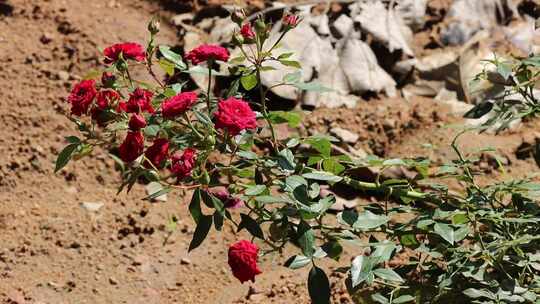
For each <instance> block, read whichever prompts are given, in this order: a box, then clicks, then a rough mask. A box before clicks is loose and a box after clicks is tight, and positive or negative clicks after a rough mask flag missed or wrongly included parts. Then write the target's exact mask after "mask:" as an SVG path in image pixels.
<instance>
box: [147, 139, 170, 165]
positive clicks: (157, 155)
mask: <svg viewBox="0 0 540 304" xmlns="http://www.w3.org/2000/svg"><path fill="white" fill-rule="evenodd" d="M144 156H145V157H146V158H147V159H148V160H149V161H150V162H151V163H152V165H154V167H156V168H161V167H163V163H164V161H165V160H166V159H167V158H169V141H168V140H167V139H165V138H158V139H156V140H154V143H153V144H152V145H151V146H150V147H148V149H146V153H144ZM145 167H147V168H151V167H152V166H151V165H150V164H149V163H148V162H146V163H145Z"/></svg>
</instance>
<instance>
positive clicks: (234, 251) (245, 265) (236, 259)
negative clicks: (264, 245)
mask: <svg viewBox="0 0 540 304" xmlns="http://www.w3.org/2000/svg"><path fill="white" fill-rule="evenodd" d="M258 252H259V248H258V247H257V245H255V244H253V243H252V242H250V241H245V240H242V241H239V242H237V243H235V244H233V245H232V246H231V247H229V266H230V267H231V270H232V272H233V275H234V276H235V277H236V278H237V279H238V280H240V282H241V283H244V282H245V281H249V280H251V281H252V282H255V276H256V275H258V274H261V273H262V271H261V270H260V269H259V267H258V266H257V255H258Z"/></svg>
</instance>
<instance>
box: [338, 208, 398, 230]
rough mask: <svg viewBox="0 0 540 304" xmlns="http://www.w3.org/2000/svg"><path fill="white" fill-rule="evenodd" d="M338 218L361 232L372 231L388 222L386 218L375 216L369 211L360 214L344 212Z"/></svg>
mask: <svg viewBox="0 0 540 304" xmlns="http://www.w3.org/2000/svg"><path fill="white" fill-rule="evenodd" d="M338 218H340V219H341V221H343V222H345V223H346V224H348V225H350V226H352V227H353V228H355V229H360V230H371V229H374V228H378V227H380V226H382V225H384V224H386V223H387V222H388V218H387V217H386V216H384V215H377V214H374V213H372V212H371V211H369V210H366V211H365V212H362V213H360V214H359V213H356V211H348V210H347V211H343V212H342V213H341V214H340V215H339V216H338Z"/></svg>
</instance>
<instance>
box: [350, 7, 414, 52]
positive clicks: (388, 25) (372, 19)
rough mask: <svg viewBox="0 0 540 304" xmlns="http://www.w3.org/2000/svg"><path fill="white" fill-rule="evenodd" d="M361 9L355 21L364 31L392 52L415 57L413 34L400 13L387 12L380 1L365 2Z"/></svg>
mask: <svg viewBox="0 0 540 304" xmlns="http://www.w3.org/2000/svg"><path fill="white" fill-rule="evenodd" d="M359 7H360V10H361V11H360V14H358V15H357V16H356V17H354V21H356V22H360V25H361V27H362V30H364V31H365V32H367V33H369V34H371V35H373V37H374V38H375V39H376V40H378V41H380V42H381V43H383V44H384V45H386V47H387V48H388V49H389V50H390V51H391V52H392V51H394V50H403V52H404V53H405V54H406V55H409V56H414V53H413V51H412V49H411V47H410V45H411V42H412V39H413V33H412V31H411V29H410V28H409V27H407V25H406V24H405V21H404V20H403V18H402V16H401V14H400V12H399V11H395V10H393V9H392V10H387V9H386V7H385V6H384V4H383V3H382V2H379V1H377V2H364V3H361V4H359Z"/></svg>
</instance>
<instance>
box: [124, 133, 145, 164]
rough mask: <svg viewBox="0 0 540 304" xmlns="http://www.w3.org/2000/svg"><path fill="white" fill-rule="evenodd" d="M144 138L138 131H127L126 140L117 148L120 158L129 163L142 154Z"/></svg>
mask: <svg viewBox="0 0 540 304" xmlns="http://www.w3.org/2000/svg"><path fill="white" fill-rule="evenodd" d="M143 151H144V137H143V134H142V133H141V132H140V131H128V133H127V136H126V139H124V142H123V143H122V144H121V145H120V147H119V152H120V158H121V159H122V160H123V161H124V162H126V163H131V162H133V161H134V160H136V159H137V158H138V157H139V156H141V155H142V154H143Z"/></svg>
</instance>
